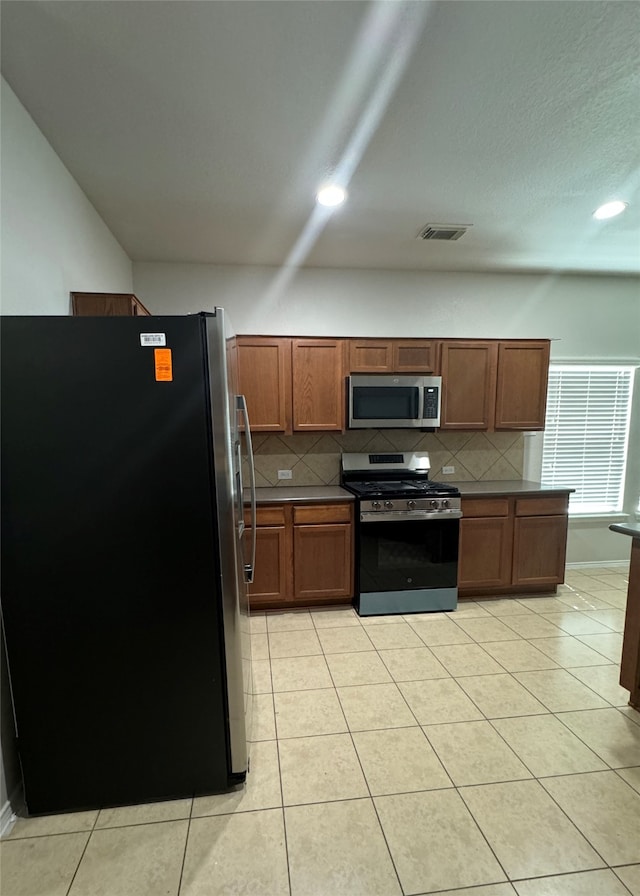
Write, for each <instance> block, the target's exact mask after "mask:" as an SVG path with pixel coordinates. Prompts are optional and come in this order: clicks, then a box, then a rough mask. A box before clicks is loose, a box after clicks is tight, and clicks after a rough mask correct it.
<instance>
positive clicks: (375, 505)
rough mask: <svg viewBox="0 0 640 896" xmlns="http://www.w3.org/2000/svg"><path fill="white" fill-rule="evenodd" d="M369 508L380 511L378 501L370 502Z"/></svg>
mask: <svg viewBox="0 0 640 896" xmlns="http://www.w3.org/2000/svg"><path fill="white" fill-rule="evenodd" d="M371 506H372V507H373V509H374V510H380V501H372V502H371Z"/></svg>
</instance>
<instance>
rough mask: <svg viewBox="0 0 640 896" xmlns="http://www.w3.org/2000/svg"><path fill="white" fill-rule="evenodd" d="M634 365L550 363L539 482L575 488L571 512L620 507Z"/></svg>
mask: <svg viewBox="0 0 640 896" xmlns="http://www.w3.org/2000/svg"><path fill="white" fill-rule="evenodd" d="M634 371H635V368H633V367H621V366H608V365H596V364H590V365H584V364H552V365H551V366H550V368H549V391H548V395H547V419H546V424H545V432H544V444H543V449H542V476H541V479H542V483H543V485H545V486H551V487H553V486H568V487H570V488H574V489H575V492H574V493H573V494H572V495H571V497H570V501H569V512H570V513H571V514H597V513H614V512H616V511H617V512H620V511H622V504H623V499H624V476H625V468H626V462H627V444H628V441H629V421H630V417H631V396H632V390H633V375H634Z"/></svg>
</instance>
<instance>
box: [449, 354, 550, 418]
mask: <svg viewBox="0 0 640 896" xmlns="http://www.w3.org/2000/svg"><path fill="white" fill-rule="evenodd" d="M549 348H550V343H549V340H547V339H539V340H531V341H525V340H521V339H514V340H484V341H483V340H473V339H472V340H456V339H452V340H444V341H443V342H442V346H441V350H440V352H441V356H440V371H441V374H442V411H441V418H440V429H442V430H455V429H457V430H485V431H492V430H514V429H515V430H538V429H544V423H545V411H546V401H547V380H548V376H549Z"/></svg>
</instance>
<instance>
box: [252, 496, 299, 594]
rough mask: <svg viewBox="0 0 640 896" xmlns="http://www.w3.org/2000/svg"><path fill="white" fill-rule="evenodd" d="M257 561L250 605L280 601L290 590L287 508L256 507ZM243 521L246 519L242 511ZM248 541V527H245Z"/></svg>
mask: <svg viewBox="0 0 640 896" xmlns="http://www.w3.org/2000/svg"><path fill="white" fill-rule="evenodd" d="M256 517H257V526H256V563H255V574H254V578H253V582H252V584H251V585H249V601H250V603H251V606H253V607H259V606H262V605H265V604H268V605H269V606H272V605H274V606H275V605H277V604H279V603H283V602H284V601H286V600H288V599H289V595H290V594H291V593H292V590H293V563H292V543H291V531H290V525H287V523H288V520H287V514H286V508H285V507H282V506H271V505H267V506H264V507H263V506H262V505H259V506H258V507H257V512H256ZM245 521H246V522H249V521H250V520H249V518H248V516H247V515H246V514H245ZM246 538H247V544H249V542H250V540H251V529H250V528H248V529H247V530H246Z"/></svg>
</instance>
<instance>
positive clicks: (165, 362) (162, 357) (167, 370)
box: [153, 348, 173, 383]
mask: <svg viewBox="0 0 640 896" xmlns="http://www.w3.org/2000/svg"><path fill="white" fill-rule="evenodd" d="M153 354H154V355H155V362H156V382H158V383H171V382H173V365H172V362H171V349H170V348H154V350H153Z"/></svg>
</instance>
